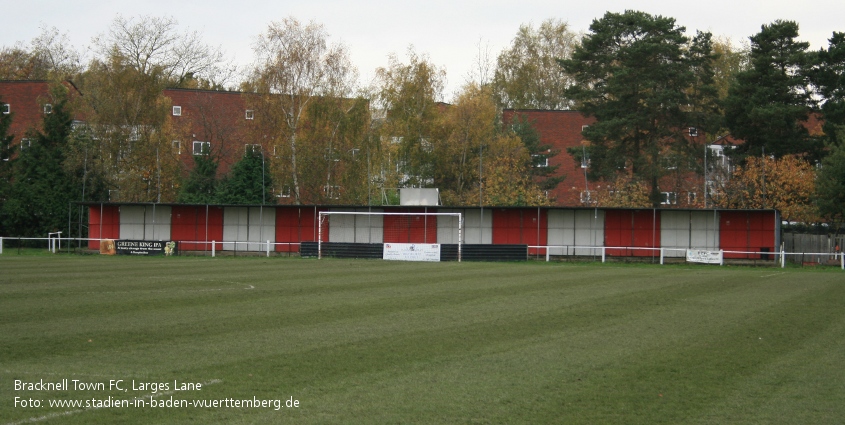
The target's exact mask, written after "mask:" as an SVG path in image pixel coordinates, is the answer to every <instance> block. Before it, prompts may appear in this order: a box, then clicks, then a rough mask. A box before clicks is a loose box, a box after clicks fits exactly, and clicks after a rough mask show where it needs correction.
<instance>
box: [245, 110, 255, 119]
mask: <svg viewBox="0 0 845 425" xmlns="http://www.w3.org/2000/svg"><path fill="white" fill-rule="evenodd" d="M244 118H246V119H248V120H254V119H255V111H253V110H252V109H247V110H246V113H245V114H244Z"/></svg>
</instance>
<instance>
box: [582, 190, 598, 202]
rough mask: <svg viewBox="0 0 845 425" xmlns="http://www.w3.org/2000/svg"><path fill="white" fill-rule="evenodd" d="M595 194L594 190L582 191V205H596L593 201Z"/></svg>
mask: <svg viewBox="0 0 845 425" xmlns="http://www.w3.org/2000/svg"><path fill="white" fill-rule="evenodd" d="M593 192H594V191H592V190H582V191H581V203H582V204H595V203H596V201H595V200H593Z"/></svg>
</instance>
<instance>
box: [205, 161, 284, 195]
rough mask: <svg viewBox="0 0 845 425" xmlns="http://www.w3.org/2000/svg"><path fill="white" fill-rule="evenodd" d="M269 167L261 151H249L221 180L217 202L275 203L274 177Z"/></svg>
mask: <svg viewBox="0 0 845 425" xmlns="http://www.w3.org/2000/svg"><path fill="white" fill-rule="evenodd" d="M269 168H270V167H268V164H267V163H266V161H265V158H264V155H262V154H261V153H260V152H247V153H246V154H245V155H244V157H243V158H241V160H240V161H238V162H237V163H236V164H235V166H234V167H232V171H230V172H229V175H228V176H226V177H225V178H224V179H223V181H221V182H220V186H219V187H218V189H217V202H219V203H221V204H242V205H243V204H252V205H257V204H262V205H264V204H268V205H272V204H275V203H276V199H275V196H274V195H273V192H272V191H271V190H270V188H271V187H273V178H272V176H270V173H269Z"/></svg>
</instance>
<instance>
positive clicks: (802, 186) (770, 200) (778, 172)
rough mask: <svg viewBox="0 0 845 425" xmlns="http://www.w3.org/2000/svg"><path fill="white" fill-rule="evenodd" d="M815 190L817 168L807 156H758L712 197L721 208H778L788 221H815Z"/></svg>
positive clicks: (716, 190)
mask: <svg viewBox="0 0 845 425" xmlns="http://www.w3.org/2000/svg"><path fill="white" fill-rule="evenodd" d="M814 193H815V171H814V167H813V166H812V165H811V164H810V163H809V162H808V161H807V160H806V159H804V158H801V157H799V156H797V155H786V156H783V157H780V158H772V157H770V156H766V157H758V156H755V157H748V158H747V159H746V161H745V164H744V165H742V166H739V167H737V168H736V170H734V172H733V173H732V174H731V177H730V180H728V181H727V182H725V183H724V185H723V186H722V187H718V188H716V189H715V190H714V191H713V193H712V199H713V202H714V204H715V205H716V207H717V208H739V209H767V208H774V209H777V210H779V211H780V213H781V216H782V217H783V219H784V220H786V221H796V222H800V223H815V222H817V221H818V213H817V211H816V209H815V206H814V204H813V194H814Z"/></svg>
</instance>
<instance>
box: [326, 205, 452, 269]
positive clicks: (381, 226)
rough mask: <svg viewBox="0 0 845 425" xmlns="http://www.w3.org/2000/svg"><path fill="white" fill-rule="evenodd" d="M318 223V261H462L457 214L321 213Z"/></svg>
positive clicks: (410, 212)
mask: <svg viewBox="0 0 845 425" xmlns="http://www.w3.org/2000/svg"><path fill="white" fill-rule="evenodd" d="M319 223H320V224H319V226H318V229H319V230H318V232H319V235H318V238H317V257H318V258H322V257H323V256H324V255H331V256H348V257H369V258H377V257H378V258H384V259H405V260H409V261H439V260H440V259H441V258H442V259H444V260H445V259H456V260H457V261H460V260H461V245H462V244H463V234H462V232H463V217H462V214H461V213H458V212H413V211H409V212H372V211H321V212H320V214H319ZM365 252H366V253H365ZM441 253H442V255H441ZM417 257H420V258H417ZM423 257H424V258H425V259H422V258H423Z"/></svg>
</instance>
